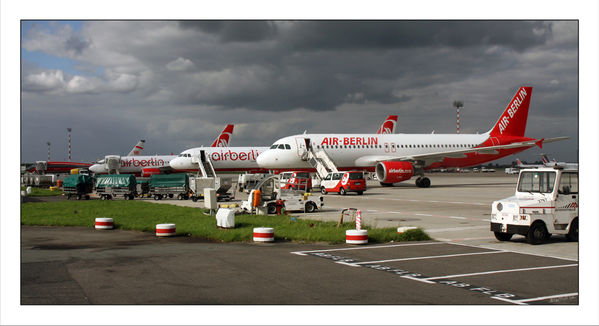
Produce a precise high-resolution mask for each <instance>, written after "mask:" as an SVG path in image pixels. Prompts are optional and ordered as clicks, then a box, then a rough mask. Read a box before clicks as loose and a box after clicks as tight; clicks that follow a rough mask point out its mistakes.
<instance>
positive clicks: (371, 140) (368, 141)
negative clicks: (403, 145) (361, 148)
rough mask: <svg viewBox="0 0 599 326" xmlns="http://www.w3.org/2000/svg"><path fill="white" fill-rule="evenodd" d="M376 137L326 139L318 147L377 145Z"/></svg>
mask: <svg viewBox="0 0 599 326" xmlns="http://www.w3.org/2000/svg"><path fill="white" fill-rule="evenodd" d="M378 143H379V140H378V138H376V137H343V138H340V137H326V138H325V139H323V140H322V143H320V145H378Z"/></svg>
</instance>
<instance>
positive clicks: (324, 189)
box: [320, 187, 327, 195]
mask: <svg viewBox="0 0 599 326" xmlns="http://www.w3.org/2000/svg"><path fill="white" fill-rule="evenodd" d="M320 193H321V194H323V195H326V194H327V189H326V188H325V187H320Z"/></svg>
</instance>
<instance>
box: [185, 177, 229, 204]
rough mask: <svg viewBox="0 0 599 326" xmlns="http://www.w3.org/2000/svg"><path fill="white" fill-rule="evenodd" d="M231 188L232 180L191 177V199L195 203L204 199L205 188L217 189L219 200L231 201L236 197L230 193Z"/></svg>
mask: <svg viewBox="0 0 599 326" xmlns="http://www.w3.org/2000/svg"><path fill="white" fill-rule="evenodd" d="M231 187H232V179H231V178H225V177H200V176H189V197H191V200H193V201H194V202H196V201H198V199H201V198H204V188H212V189H215V190H216V198H217V200H230V199H232V198H233V197H234V195H231V193H230V192H229V189H231Z"/></svg>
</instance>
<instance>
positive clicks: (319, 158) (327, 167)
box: [304, 148, 337, 180]
mask: <svg viewBox="0 0 599 326" xmlns="http://www.w3.org/2000/svg"><path fill="white" fill-rule="evenodd" d="M304 159H305V160H306V161H308V164H310V166H312V167H313V168H315V169H316V173H317V174H318V177H319V178H320V179H321V180H322V179H324V178H325V177H326V176H327V174H329V173H330V172H337V167H336V166H335V163H333V161H332V160H331V158H330V157H329V156H328V155H327V153H326V152H325V151H324V150H318V151H315V150H314V149H313V148H310V149H309V150H308V151H306V154H305V158H304Z"/></svg>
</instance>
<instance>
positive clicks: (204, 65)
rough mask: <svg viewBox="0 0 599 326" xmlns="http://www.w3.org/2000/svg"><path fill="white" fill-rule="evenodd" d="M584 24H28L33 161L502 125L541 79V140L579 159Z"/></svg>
mask: <svg viewBox="0 0 599 326" xmlns="http://www.w3.org/2000/svg"><path fill="white" fill-rule="evenodd" d="M578 55H579V52H578V22H577V21H505V20H502V21H310V20H303V21H182V22H180V21H22V24H21V69H22V76H21V114H22V115H21V117H22V120H21V144H22V145H21V146H22V153H21V154H22V155H21V161H22V162H32V161H36V160H45V159H46V158H47V145H46V142H48V141H49V142H51V144H52V145H51V152H52V153H51V159H52V160H65V159H66V158H67V131H66V129H67V128H72V130H73V131H72V150H71V152H72V160H73V161H92V160H97V159H99V158H102V157H104V156H105V155H109V154H119V155H125V154H126V153H128V152H129V150H130V149H131V147H133V145H134V144H135V143H136V142H137V141H138V140H139V139H145V140H146V141H147V142H146V150H145V154H170V153H175V154H177V153H179V152H181V151H183V150H185V149H187V148H190V147H195V146H200V145H210V143H211V142H212V141H213V140H214V138H215V137H216V136H217V135H218V133H219V132H220V131H221V130H222V129H223V128H224V126H225V124H227V123H233V124H235V132H234V135H233V138H232V141H231V144H232V146H248V145H254V146H268V145H270V144H272V143H273V142H274V141H275V140H277V139H279V138H281V137H285V136H288V135H292V134H297V133H302V132H303V131H304V130H307V131H308V132H310V133H374V132H376V130H377V129H378V128H379V126H380V124H381V123H382V121H383V120H384V119H385V118H386V117H387V116H388V115H390V114H397V115H399V122H398V130H399V132H402V133H430V132H432V131H433V130H434V131H435V133H455V132H456V111H455V108H453V107H452V103H453V101H454V100H461V101H463V102H464V107H463V108H462V109H461V110H460V120H461V121H460V122H461V132H462V133H477V132H479V133H483V132H486V131H488V130H489V129H490V128H491V127H492V125H493V124H494V123H495V122H496V120H497V119H498V118H499V115H500V114H501V113H502V111H503V110H504V108H505V107H506V105H507V104H508V102H509V100H510V99H511V97H512V96H513V95H514V93H515V91H516V90H517V89H518V88H519V87H520V86H532V87H533V93H532V101H531V106H530V111H529V117H528V124H527V130H526V135H527V136H529V137H536V138H542V137H544V138H549V137H557V136H569V137H570V139H569V140H566V141H562V142H557V143H552V144H547V145H545V148H544V149H543V150H540V149H538V148H534V149H529V150H527V151H525V152H523V153H520V154H517V155H516V156H510V157H508V158H506V159H504V160H501V161H498V162H500V163H501V162H510V161H513V160H515V158H516V157H519V158H520V159H522V160H527V161H535V160H538V159H539V156H538V154H539V153H549V156H550V157H555V158H557V159H558V160H560V161H576V160H577V149H578V118H579V117H578Z"/></svg>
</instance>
